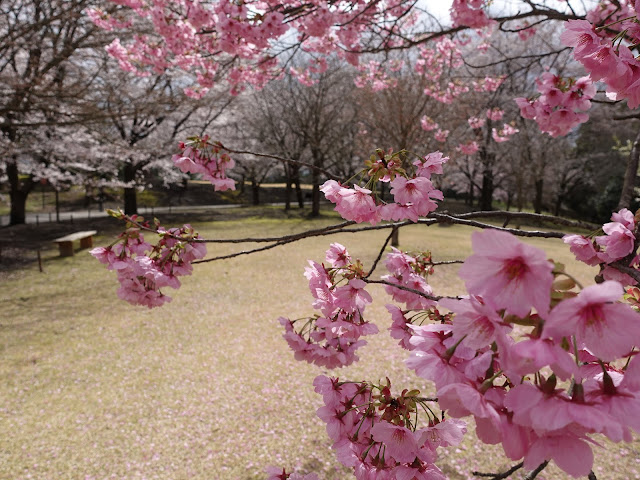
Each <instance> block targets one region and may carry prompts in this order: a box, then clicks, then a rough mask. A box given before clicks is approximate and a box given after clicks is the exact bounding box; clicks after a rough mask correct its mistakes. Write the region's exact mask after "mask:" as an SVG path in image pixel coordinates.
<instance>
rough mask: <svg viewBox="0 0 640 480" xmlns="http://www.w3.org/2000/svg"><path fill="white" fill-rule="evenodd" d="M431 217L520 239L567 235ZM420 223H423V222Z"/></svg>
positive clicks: (445, 215)
mask: <svg viewBox="0 0 640 480" xmlns="http://www.w3.org/2000/svg"><path fill="white" fill-rule="evenodd" d="M429 216H430V217H435V218H436V219H437V220H438V223H455V224H458V225H467V226H469V227H476V228H482V229H487V228H490V229H493V230H500V231H502V232H508V233H511V234H512V235H516V236H518V237H540V238H562V237H564V236H565V235H566V233H564V232H543V231H539V230H518V229H517V228H503V227H498V226H496V225H490V224H488V223H482V222H476V221H474V220H465V219H462V218H458V217H456V216H453V215H447V214H443V213H431V214H429ZM418 223H422V221H421V220H419V221H418Z"/></svg>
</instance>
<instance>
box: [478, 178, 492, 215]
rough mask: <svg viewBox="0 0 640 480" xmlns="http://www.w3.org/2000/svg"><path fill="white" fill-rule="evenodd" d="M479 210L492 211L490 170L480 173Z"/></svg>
mask: <svg viewBox="0 0 640 480" xmlns="http://www.w3.org/2000/svg"><path fill="white" fill-rule="evenodd" d="M480 210H493V171H491V169H490V168H486V169H485V170H484V172H482V191H481V192H480Z"/></svg>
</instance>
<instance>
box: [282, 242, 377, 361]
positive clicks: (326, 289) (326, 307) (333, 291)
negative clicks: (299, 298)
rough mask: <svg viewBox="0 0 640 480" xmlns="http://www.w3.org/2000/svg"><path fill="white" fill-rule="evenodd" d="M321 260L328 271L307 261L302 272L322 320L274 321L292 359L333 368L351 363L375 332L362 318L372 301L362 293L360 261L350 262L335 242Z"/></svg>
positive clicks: (318, 318)
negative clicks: (279, 326) (367, 338)
mask: <svg viewBox="0 0 640 480" xmlns="http://www.w3.org/2000/svg"><path fill="white" fill-rule="evenodd" d="M325 259H326V262H327V265H328V266H325V265H324V264H319V263H317V262H314V261H312V260H310V261H309V266H308V267H307V268H306V269H305V277H307V280H309V290H310V291H311V295H312V296H313V298H314V302H313V308H314V309H316V310H319V311H320V312H321V313H322V315H315V316H313V317H310V318H304V319H298V320H293V321H291V320H289V319H288V318H284V317H280V318H279V319H278V320H279V322H280V324H281V325H282V326H283V327H284V329H285V333H284V338H285V340H286V341H287V343H288V344H289V347H291V349H292V350H293V351H294V352H295V357H296V359H298V360H305V361H307V362H309V363H315V364H316V365H319V366H322V367H326V368H336V367H342V366H346V365H350V364H352V363H353V362H354V361H356V360H357V359H358V356H357V355H356V354H355V352H356V350H357V349H358V348H360V347H361V346H363V345H366V343H367V342H366V341H365V340H361V339H360V337H362V336H365V335H372V334H375V333H378V327H376V326H375V325H374V324H372V323H369V322H368V321H367V320H365V319H364V317H363V313H364V310H365V307H366V306H367V305H368V304H370V303H371V302H372V298H371V295H370V294H369V292H367V291H366V290H365V288H364V287H365V286H366V282H365V281H364V280H363V277H364V276H365V273H364V271H363V269H362V264H361V263H360V261H358V260H356V261H353V260H352V259H351V257H350V256H349V253H348V252H347V250H346V248H345V247H344V246H342V245H340V244H339V243H333V244H331V247H330V248H329V250H327V252H326V257H325Z"/></svg>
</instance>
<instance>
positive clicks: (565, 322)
mask: <svg viewBox="0 0 640 480" xmlns="http://www.w3.org/2000/svg"><path fill="white" fill-rule="evenodd" d="M612 220H613V221H612V222H611V223H609V224H607V225H605V226H604V228H603V230H604V232H605V235H603V236H600V237H596V238H595V240H594V242H593V243H588V244H586V245H585V244H584V243H583V237H579V236H568V237H566V238H565V241H567V243H569V244H570V245H572V250H573V251H574V253H576V255H577V256H578V258H579V259H581V260H583V261H586V262H587V263H590V264H592V265H593V264H598V263H607V262H615V261H618V260H620V259H622V258H635V251H636V249H637V244H636V240H635V235H636V224H637V222H636V220H635V218H634V216H633V215H632V214H631V213H630V212H629V211H628V210H626V209H623V210H621V211H620V212H618V213H616V214H614V215H613V217H612ZM472 246H473V252H474V253H473V255H471V256H470V257H469V258H467V259H466V260H465V262H464V263H463V265H462V267H461V268H460V271H459V275H460V277H461V278H462V279H463V280H464V282H465V286H466V290H467V292H468V295H467V296H464V297H455V298H443V299H440V300H439V301H438V303H437V305H436V303H435V301H434V300H435V299H436V298H437V297H434V296H433V294H432V291H431V288H430V287H429V286H428V284H427V283H426V276H427V275H428V274H430V273H432V269H433V265H434V263H433V261H432V260H431V256H430V254H428V253H426V254H419V255H411V254H408V253H404V252H401V251H399V250H397V249H392V251H391V252H390V253H389V254H388V257H387V260H386V264H387V268H388V270H389V271H390V272H391V275H387V276H386V277H383V279H385V280H386V281H387V282H389V283H395V284H397V285H398V286H400V285H402V286H404V287H407V288H405V289H400V288H399V287H394V286H390V285H389V286H387V287H386V290H387V293H389V294H391V295H392V297H393V299H394V300H395V301H398V302H401V303H403V304H404V305H403V307H398V306H396V305H387V309H388V311H389V312H390V314H391V317H392V326H391V328H390V329H389V330H390V332H391V335H392V336H393V337H394V338H396V339H398V340H399V343H400V345H401V346H402V347H403V348H405V349H406V350H409V351H410V352H411V353H410V357H409V358H408V359H407V362H406V363H407V366H408V367H409V368H410V369H412V370H414V371H415V372H416V374H417V375H418V376H420V377H422V378H424V379H427V380H430V381H432V382H433V383H434V384H435V387H436V391H437V398H438V404H439V406H440V408H441V409H442V411H443V412H445V413H446V415H447V416H448V417H451V419H455V418H462V417H468V416H472V417H473V418H474V420H475V423H476V435H477V437H478V439H479V440H480V441H482V442H484V443H488V444H501V445H502V446H503V449H504V452H505V455H506V456H507V457H508V458H509V459H511V460H514V461H518V460H523V462H524V467H525V468H526V469H529V470H531V469H534V468H536V467H537V466H538V465H540V464H541V463H542V462H544V461H545V460H553V461H554V462H555V463H556V465H557V466H558V467H559V468H561V469H562V470H564V471H565V472H567V473H568V474H570V475H572V476H574V477H581V476H587V475H588V474H589V472H590V471H591V468H592V465H593V452H592V444H593V442H594V440H595V439H594V438H593V436H594V435H595V434H602V435H604V436H606V437H607V438H609V439H610V440H611V441H614V442H620V441H627V442H630V441H632V432H633V431H635V432H640V420H639V419H640V360H638V359H637V358H635V356H636V351H635V350H636V346H638V345H640V314H639V313H638V307H639V306H640V290H639V291H637V292H634V291H633V290H630V291H629V294H628V295H626V297H623V295H624V293H625V292H624V288H623V284H621V283H620V281H622V282H623V283H624V284H629V283H630V282H631V281H633V279H632V278H631V277H628V278H626V277H625V276H621V277H619V278H618V279H617V280H619V281H616V280H605V281H603V282H602V283H599V284H595V285H591V286H588V287H586V288H582V287H580V291H575V289H576V287H577V284H576V282H575V281H574V280H573V278H572V277H571V276H570V275H569V274H568V273H566V272H565V271H564V267H563V266H562V265H560V264H554V263H553V262H552V261H550V260H548V259H547V257H546V254H545V253H544V252H543V251H542V250H539V249H537V248H535V247H532V246H530V245H527V244H525V243H522V242H521V241H519V240H518V239H517V238H516V237H514V236H513V235H511V234H509V233H506V232H501V231H497V230H487V231H484V232H475V233H474V234H473V235H472ZM340 251H342V252H345V253H344V254H343V255H346V250H342V248H341V249H340ZM334 257H336V258H337V256H336V255H334ZM607 268H609V267H607ZM605 278H606V276H605ZM633 284H635V281H633ZM625 300H626V301H625ZM632 305H633V307H632ZM376 388H377V389H378V390H379V391H380V394H379V395H380V396H377V395H376V394H375V393H373V392H374V390H375V389H376ZM383 388H384V386H375V385H372V384H369V383H367V382H357V383H349V382H339V381H338V380H337V379H328V378H326V377H319V378H318V379H316V390H317V391H318V392H319V393H322V394H323V396H324V397H325V398H324V399H325V407H323V408H321V409H320V410H319V411H318V415H319V416H320V418H321V419H322V420H323V421H324V422H325V423H327V432H328V434H329V437H330V438H331V440H332V441H333V442H334V449H335V450H336V454H337V457H338V460H339V461H340V462H341V463H343V464H344V465H347V466H350V467H352V468H353V469H354V472H355V474H356V477H357V478H367V479H385V480H386V479H388V478H406V479H407V480H412V479H414V478H416V479H422V478H441V477H439V476H438V475H440V472H439V471H438V470H436V469H435V466H431V463H430V462H433V461H435V456H432V457H429V456H428V452H426V451H425V450H424V449H425V448H426V445H425V443H424V439H425V436H424V435H423V434H422V433H424V432H422V433H420V434H418V433H416V432H417V431H418V430H417V429H416V425H415V424H413V425H408V424H406V423H403V422H402V421H398V418H401V416H400V417H394V416H393V415H389V418H385V416H384V414H382V415H381V418H380V421H378V420H377V419H378V417H377V415H378V412H380V411H385V412H386V410H385V408H386V406H379V405H378V406H376V408H373V409H372V408H371V402H372V401H373V400H372V399H378V398H383V397H384V395H385V394H386V393H385V394H383V393H382V390H383ZM362 394H364V396H363V397H360V395H362ZM412 395H415V396H416V397H417V394H413V393H410V394H408V393H407V392H406V391H405V392H403V394H402V395H401V396H400V397H399V398H400V400H398V398H396V399H395V401H394V402H391V401H390V403H389V405H391V404H392V405H393V408H396V407H398V405H405V406H406V405H408V404H407V403H406V402H407V397H411V396H412ZM356 405H358V406H357V407H356ZM409 410H411V408H409ZM406 411H407V410H403V412H406ZM372 417H373V420H372ZM390 418H395V419H396V420H395V421H393V420H390ZM451 419H450V420H447V421H445V422H444V423H445V424H446V423H447V422H450V421H452V420H451ZM385 420H386V422H388V423H384V421H385ZM430 421H431V423H433V420H432V419H430ZM449 425H453V424H451V423H450V424H449ZM431 426H433V425H431ZM383 452H384V453H383ZM432 453H433V452H432ZM410 457H411V458H410ZM410 469H415V471H411V470H410Z"/></svg>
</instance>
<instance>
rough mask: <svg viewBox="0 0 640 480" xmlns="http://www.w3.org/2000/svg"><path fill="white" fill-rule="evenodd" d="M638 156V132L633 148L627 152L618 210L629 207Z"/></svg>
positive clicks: (639, 146) (639, 148)
mask: <svg viewBox="0 0 640 480" xmlns="http://www.w3.org/2000/svg"><path fill="white" fill-rule="evenodd" d="M639 158H640V132H638V135H637V136H636V139H635V140H634V142H633V148H632V149H631V153H630V154H629V161H628V162H627V170H626V171H625V172H624V183H623V184H622V193H621V194H620V201H619V202H618V210H620V209H621V208H629V207H630V206H631V202H632V201H633V193H634V188H635V186H636V177H637V175H638V159H639Z"/></svg>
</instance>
